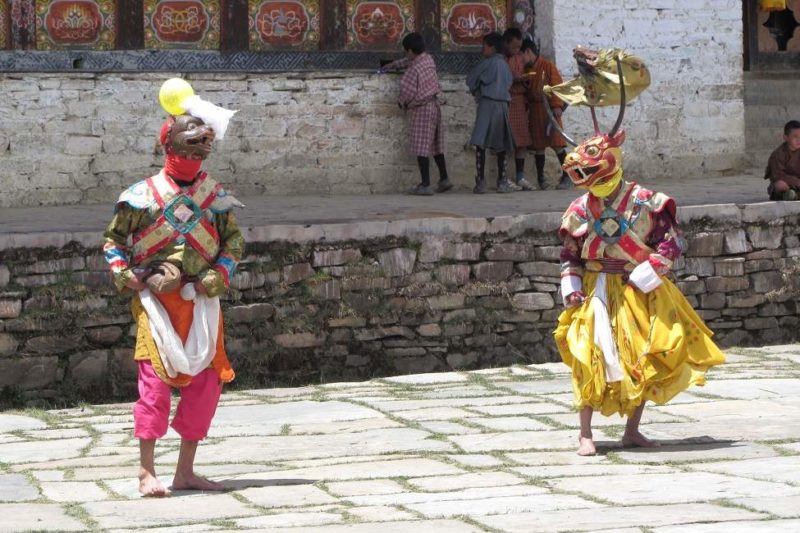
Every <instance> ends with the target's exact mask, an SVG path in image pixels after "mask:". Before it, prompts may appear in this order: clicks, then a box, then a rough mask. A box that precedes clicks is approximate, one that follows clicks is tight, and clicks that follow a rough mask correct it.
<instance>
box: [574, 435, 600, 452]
mask: <svg viewBox="0 0 800 533" xmlns="http://www.w3.org/2000/svg"><path fill="white" fill-rule="evenodd" d="M578 442H579V443H580V446H578V455H584V456H586V455H597V450H596V449H595V447H594V441H593V440H592V437H578Z"/></svg>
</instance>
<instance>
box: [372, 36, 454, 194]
mask: <svg viewBox="0 0 800 533" xmlns="http://www.w3.org/2000/svg"><path fill="white" fill-rule="evenodd" d="M403 49H404V50H405V51H406V57H405V58H403V59H398V60H396V61H393V62H391V63H389V64H388V65H385V66H384V67H382V68H381V72H384V71H387V70H399V69H405V72H404V73H403V77H402V78H401V79H400V96H399V97H398V99H397V103H398V105H399V106H400V109H403V110H405V111H408V114H409V118H410V124H409V129H408V131H409V137H410V140H411V151H412V152H414V155H416V156H417V165H418V166H419V173H420V177H421V182H420V184H419V185H417V186H416V187H414V188H413V189H411V191H409V192H410V194H416V195H423V196H429V195H432V194H433V188H432V187H431V175H430V157H431V156H433V160H434V161H435V162H436V166H437V167H438V169H439V184H438V186H437V187H436V191H437V192H445V191H447V190H449V189H452V188H453V185H452V184H451V183H450V180H449V179H448V177H447V165H446V164H445V159H444V135H443V134H444V131H443V130H444V128H443V125H442V109H441V106H440V104H439V100H438V95H439V93H441V92H442V89H441V87H440V86H439V77H438V75H437V74H436V63H435V62H434V60H433V57H431V55H430V54H428V53H427V52H425V41H424V40H423V38H422V35H420V34H419V33H417V32H414V33H409V34H408V35H406V36H405V38H404V39H403Z"/></svg>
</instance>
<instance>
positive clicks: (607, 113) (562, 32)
mask: <svg viewBox="0 0 800 533" xmlns="http://www.w3.org/2000/svg"><path fill="white" fill-rule="evenodd" d="M535 7H536V11H537V19H536V34H537V36H542V41H541V42H542V53H543V54H544V55H545V56H548V57H555V60H556V64H557V66H558V67H559V69H560V71H561V74H562V75H563V76H564V78H565V79H568V78H571V77H573V76H575V75H576V73H577V66H576V64H575V61H574V59H573V58H572V50H573V49H574V48H575V46H577V45H583V46H589V47H594V48H606V47H609V46H615V47H620V48H625V49H627V50H629V51H630V52H632V53H635V54H637V55H639V56H640V57H642V59H644V61H645V62H646V63H647V65H648V67H649V68H650V73H651V76H652V84H651V86H650V88H649V89H648V90H647V91H645V92H644V93H643V94H642V95H641V96H640V97H639V98H638V99H637V100H636V101H635V102H634V103H633V104H632V105H630V106H629V107H628V108H627V110H626V112H625V120H624V122H623V128H624V129H625V131H626V133H627V140H626V141H625V145H624V148H625V154H626V155H625V157H626V164H625V172H626V174H627V175H629V176H631V178H632V179H642V178H643V177H649V176H664V175H672V176H676V177H682V178H685V177H694V176H702V175H712V174H719V173H726V172H736V171H740V170H741V169H743V168H744V166H745V151H744V148H745V146H744V93H743V87H744V85H743V83H744V82H743V48H742V47H743V37H742V32H743V25H742V3H741V2H739V1H736V0H709V1H707V2H697V1H695V0H598V1H594V2H581V3H580V4H579V5H578V4H576V3H575V2H567V1H566V0H557V1H554V2H550V1H544V0H541V1H540V0H537V1H536V3H535ZM548 37H551V38H548ZM616 114H617V110H616V109H603V110H602V111H601V112H599V113H598V116H599V118H600V122H601V125H602V126H603V127H604V130H605V131H607V130H608V129H609V128H610V127H611V125H613V123H614V120H615V119H616ZM564 117H565V118H564V120H565V128H566V131H567V133H569V134H570V135H571V136H573V137H574V138H575V139H576V140H581V139H584V138H586V137H588V136H589V135H590V134H591V133H592V122H591V118H590V115H589V113H588V111H585V110H584V109H575V108H571V109H568V110H567V112H566V113H565V114H564Z"/></svg>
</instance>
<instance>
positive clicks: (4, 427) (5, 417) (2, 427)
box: [0, 413, 47, 433]
mask: <svg viewBox="0 0 800 533" xmlns="http://www.w3.org/2000/svg"><path fill="white" fill-rule="evenodd" d="M46 427H47V424H46V423H45V422H44V421H42V420H39V419H38V418H34V417H32V416H20V415H9V414H3V413H0V433H9V432H11V431H21V430H28V429H41V428H46Z"/></svg>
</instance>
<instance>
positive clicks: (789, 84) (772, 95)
mask: <svg viewBox="0 0 800 533" xmlns="http://www.w3.org/2000/svg"><path fill="white" fill-rule="evenodd" d="M744 103H745V105H753V104H755V105H758V104H777V105H800V80H747V81H745V84H744Z"/></svg>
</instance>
